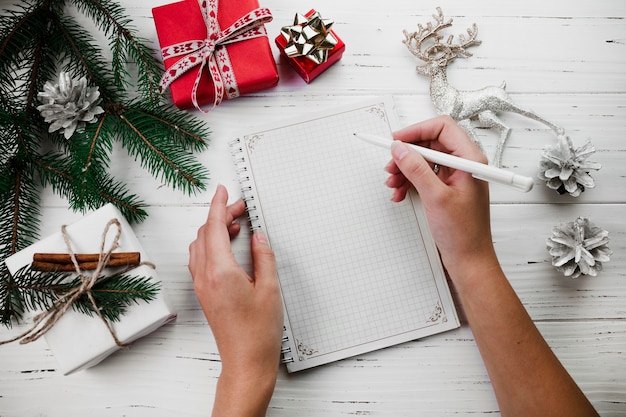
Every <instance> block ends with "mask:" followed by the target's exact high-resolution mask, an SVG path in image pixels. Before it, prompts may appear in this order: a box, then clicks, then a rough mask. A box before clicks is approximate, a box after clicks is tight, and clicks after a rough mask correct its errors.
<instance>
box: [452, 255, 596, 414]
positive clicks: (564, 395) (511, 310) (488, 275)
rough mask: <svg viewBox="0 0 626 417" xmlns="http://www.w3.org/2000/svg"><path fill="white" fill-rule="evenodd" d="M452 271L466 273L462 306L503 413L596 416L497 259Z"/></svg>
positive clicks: (458, 287) (462, 288)
mask: <svg viewBox="0 0 626 417" xmlns="http://www.w3.org/2000/svg"><path fill="white" fill-rule="evenodd" d="M493 259H495V258H493ZM481 267H482V268H481ZM454 273H455V274H457V275H458V274H461V273H463V274H465V275H464V276H463V279H462V280H459V279H457V281H458V282H459V285H458V286H457V289H458V292H459V295H460V300H461V304H462V305H463V308H464V311H465V313H466V316H467V319H468V321H469V323H470V327H471V328H472V332H473V333H474V337H475V339H476V344H477V345H478V348H479V350H480V353H481V356H482V357H483V361H484V362H485V366H486V368H487V371H488V373H489V375H490V378H491V381H492V384H493V387H494V391H495V394H496V398H497V400H498V404H499V405H500V408H501V412H502V415H503V416H544V415H550V416H561V415H562V416H595V415H597V414H596V412H595V410H594V409H593V407H592V406H591V405H590V403H589V401H588V400H587V399H586V397H585V396H584V394H583V393H582V392H581V391H580V389H579V388H578V386H577V385H576V383H575V382H574V381H573V379H572V378H571V377H570V375H569V374H568V373H567V371H566V370H565V368H563V366H562V365H561V363H560V362H559V360H558V359H557V357H556V356H555V355H554V353H553V352H552V350H551V349H550V347H549V346H548V344H547V343H546V342H545V340H544V339H543V337H542V335H541V334H540V333H539V331H538V329H537V328H536V326H535V325H534V323H533V322H532V320H531V318H530V317H529V315H528V313H527V312H526V310H525V308H524V306H523V305H522V303H521V301H520V300H519V298H518V297H517V295H516V294H515V291H514V290H513V288H512V287H511V286H510V284H509V282H508V280H507V279H506V277H505V276H504V273H503V272H502V270H501V268H500V266H499V265H498V264H497V262H493V261H489V262H486V263H483V264H482V265H481V264H480V263H478V264H476V263H474V265H473V268H464V269H463V272H461V270H459V271H458V272H454Z"/></svg>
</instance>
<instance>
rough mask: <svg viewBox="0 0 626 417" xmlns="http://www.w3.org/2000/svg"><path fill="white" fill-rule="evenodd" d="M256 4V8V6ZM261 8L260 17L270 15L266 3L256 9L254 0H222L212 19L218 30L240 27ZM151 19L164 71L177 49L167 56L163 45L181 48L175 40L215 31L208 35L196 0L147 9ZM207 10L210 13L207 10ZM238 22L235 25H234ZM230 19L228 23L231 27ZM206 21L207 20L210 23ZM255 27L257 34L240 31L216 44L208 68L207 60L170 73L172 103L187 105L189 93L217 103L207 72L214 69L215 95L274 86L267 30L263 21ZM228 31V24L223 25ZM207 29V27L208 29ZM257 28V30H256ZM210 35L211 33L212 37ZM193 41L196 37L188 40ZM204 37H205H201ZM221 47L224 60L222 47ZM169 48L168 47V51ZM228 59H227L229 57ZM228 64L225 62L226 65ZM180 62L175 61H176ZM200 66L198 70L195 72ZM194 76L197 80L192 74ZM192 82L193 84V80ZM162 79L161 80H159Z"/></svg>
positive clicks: (209, 3)
mask: <svg viewBox="0 0 626 417" xmlns="http://www.w3.org/2000/svg"><path fill="white" fill-rule="evenodd" d="M216 5H217V0H204V1H203V3H202V6H204V7H207V8H209V9H208V10H209V13H212V12H211V10H210V7H215V6H216ZM259 10H260V12H259ZM263 12H264V13H265V19H266V21H267V20H271V14H270V13H269V10H267V9H259V3H258V1H257V0H238V1H222V2H220V3H219V6H218V7H217V22H218V24H219V29H221V30H222V31H224V30H227V28H230V29H233V30H232V31H233V32H235V31H240V30H239V28H240V23H241V22H244V23H247V22H249V21H250V20H251V17H252V18H254V17H255V13H256V14H257V15H259V13H263ZM152 15H153V17H154V24H155V26H156V30H157V36H158V38H159V44H160V45H161V48H162V50H163V52H164V64H165V71H166V73H165V74H164V78H165V76H167V75H168V71H170V72H171V73H172V74H173V73H174V70H173V69H172V67H173V66H174V65H175V64H176V63H177V62H178V61H180V60H181V59H183V58H185V57H184V56H183V57H182V58H181V55H182V54H179V55H177V56H176V55H175V56H173V57H172V55H171V54H168V55H167V56H166V54H165V50H166V48H169V49H170V50H177V49H181V48H180V47H179V46H181V45H178V46H177V44H182V43H185V42H188V41H189V42H188V44H187V45H184V46H185V47H188V46H189V44H195V45H196V46H197V45H198V44H199V43H200V42H199V41H204V40H205V39H207V36H208V37H209V39H210V40H214V39H215V38H216V37H217V33H215V34H211V33H209V34H208V35H207V25H209V24H208V22H207V21H205V17H204V15H203V12H202V9H201V4H199V3H198V0H184V1H181V2H177V3H171V4H167V5H164V6H160V7H155V8H153V9H152ZM211 16H212V14H211ZM235 23H237V24H236V25H234V24H235ZM231 25H232V26H233V27H232V28H231ZM209 26H210V25H209ZM258 26H260V28H258V27H257V28H256V29H253V31H256V32H257V33H256V35H255V36H256V37H253V36H248V37H246V36H245V35H249V34H250V32H248V33H247V34H246V33H244V39H243V40H240V41H238V42H234V43H227V44H226V45H225V46H223V47H222V46H217V47H216V49H215V57H216V59H215V61H214V62H215V63H216V64H217V65H214V66H213V67H214V68H213V69H211V65H210V63H207V65H206V66H205V67H201V66H200V65H197V64H196V66H191V65H188V66H189V67H190V68H188V70H186V72H184V73H183V74H182V75H177V76H176V77H174V78H175V79H174V81H171V84H170V85H169V88H170V93H171V95H172V100H173V102H174V104H175V105H176V106H177V107H179V108H181V109H187V108H191V107H194V103H193V99H192V96H193V95H194V94H195V95H196V99H197V103H198V104H199V105H200V106H202V105H206V104H212V103H213V104H214V105H217V104H219V101H221V100H218V101H216V93H218V91H216V86H217V87H218V88H219V83H214V80H213V78H212V75H211V73H212V72H213V71H219V72H220V74H221V79H222V81H223V87H224V88H223V89H222V91H219V95H223V98H224V99H227V98H234V97H236V96H238V95H244V94H249V93H253V92H255V91H259V90H263V89H266V88H270V87H273V86H275V85H276V84H277V83H278V71H277V69H276V63H275V62H274V57H273V55H272V50H271V47H270V44H269V40H268V38H267V36H266V33H265V29H264V27H263V26H262V25H258ZM227 31H228V30H227ZM209 32H210V31H209ZM259 32H261V33H259ZM212 36H213V38H211V37H212ZM193 41H195V42H193ZM202 43H204V42H202ZM172 46H174V48H172ZM222 51H226V55H227V57H226V61H225V60H224V53H223V52H222ZM170 52H171V51H170ZM187 59H188V60H187V63H189V62H192V63H196V60H197V59H198V57H197V56H196V57H191V56H188V57H187ZM228 61H229V62H228ZM229 64H230V65H229ZM179 66H180V64H179ZM200 68H203V71H202V73H199V71H200ZM197 78H198V80H196V79H197ZM196 84H197V85H196ZM162 85H163V84H162Z"/></svg>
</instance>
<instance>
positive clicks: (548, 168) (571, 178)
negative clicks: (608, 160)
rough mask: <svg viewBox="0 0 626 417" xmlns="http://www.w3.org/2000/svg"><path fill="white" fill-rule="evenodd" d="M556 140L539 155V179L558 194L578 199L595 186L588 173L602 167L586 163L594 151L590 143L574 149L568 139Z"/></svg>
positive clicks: (594, 163)
mask: <svg viewBox="0 0 626 417" xmlns="http://www.w3.org/2000/svg"><path fill="white" fill-rule="evenodd" d="M558 139H559V140H558V142H557V144H556V145H554V146H547V147H546V148H545V149H544V151H543V153H542V154H541V162H540V163H539V178H540V179H542V180H544V181H545V182H546V185H547V186H548V187H549V188H551V189H553V190H556V191H557V192H558V193H559V194H565V193H566V192H567V193H569V194H570V195H571V196H572V197H578V196H579V195H580V193H581V192H583V191H585V188H593V187H594V186H595V183H594V181H593V178H591V175H589V171H597V170H599V169H600V168H601V167H602V166H601V165H600V164H598V163H597V162H588V161H586V159H587V158H588V157H589V156H590V155H592V154H593V153H594V152H595V151H596V149H595V148H594V146H593V145H592V144H591V142H587V143H586V144H585V145H583V146H581V147H580V148H578V149H574V146H573V144H572V142H571V140H570V139H569V137H566V136H559V138H558Z"/></svg>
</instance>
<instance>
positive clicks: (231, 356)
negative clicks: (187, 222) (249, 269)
mask: <svg viewBox="0 0 626 417" xmlns="http://www.w3.org/2000/svg"><path fill="white" fill-rule="evenodd" d="M227 201H228V192H227V191H226V188H225V187H224V186H222V185H220V186H218V188H217V191H216V192H215V196H214V197H213V200H212V201H211V208H210V210H209V216H208V219H207V221H206V223H205V224H204V225H203V226H202V227H200V229H199V230H198V236H197V238H196V240H195V241H194V242H192V243H191V245H190V246H189V253H190V258H189V271H190V272H191V275H192V277H193V283H194V290H195V292H196V295H197V296H198V300H199V301H200V305H201V306H202V309H203V311H204V314H205V316H206V318H207V320H208V322H209V325H210V326H211V330H212V331H213V336H214V337H215V341H216V343H217V348H218V350H219V353H220V358H221V361H222V374H221V376H220V384H221V385H219V384H218V394H217V397H216V403H215V408H214V412H215V411H217V410H218V409H220V407H222V408H223V409H225V410H229V411H230V412H232V411H233V410H234V409H235V408H237V409H239V408H246V409H247V411H242V412H241V413H232V414H229V415H263V414H264V410H265V408H266V407H267V403H268V402H269V399H270V397H271V394H272V391H273V389H274V384H275V381H276V375H277V370H278V364H279V360H280V346H281V340H282V334H283V310H282V305H281V303H280V291H279V287H278V279H277V275H276V262H275V259H274V253H273V252H272V250H271V248H270V246H269V244H268V243H267V239H266V238H265V235H263V233H261V232H256V233H254V234H253V236H252V239H251V252H252V260H253V263H254V277H251V276H249V275H248V274H247V273H246V272H245V271H244V270H243V269H242V268H241V266H240V265H239V264H238V263H237V261H236V260H235V257H234V255H233V253H232V250H231V246H230V239H232V238H234V237H235V236H236V235H237V234H238V233H239V231H240V225H239V224H238V223H233V221H234V220H235V219H236V218H238V217H240V216H241V215H242V214H243V213H244V212H245V204H244V202H243V201H242V200H239V201H237V202H235V203H234V204H232V205H230V206H226V203H227ZM220 389H221V390H220ZM255 396H257V398H256V400H255ZM242 398H246V401H242ZM250 410H253V411H250ZM216 414H219V413H216Z"/></svg>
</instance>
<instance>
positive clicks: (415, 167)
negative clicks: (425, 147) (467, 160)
mask: <svg viewBox="0 0 626 417" xmlns="http://www.w3.org/2000/svg"><path fill="white" fill-rule="evenodd" d="M391 155H392V156H393V162H394V163H395V165H396V166H397V168H398V170H399V171H400V172H401V174H402V176H403V177H405V178H406V179H407V180H409V181H410V182H411V183H412V184H413V185H414V186H415V188H416V189H417V190H418V192H420V193H421V192H427V193H434V192H436V191H438V190H441V189H442V187H444V183H443V182H441V180H440V179H439V178H437V175H436V174H435V173H434V172H433V170H432V168H431V167H430V165H429V164H428V162H426V160H425V159H424V158H423V157H422V156H421V155H420V154H419V153H417V152H416V151H415V150H413V149H410V148H409V147H408V146H407V145H406V144H405V143H403V142H401V141H395V142H394V143H393V145H392V146H391ZM402 176H400V175H399V174H397V175H393V176H392V177H391V178H390V179H389V180H388V183H389V182H391V184H392V186H393V185H396V187H394V188H395V189H396V191H395V192H394V195H393V197H392V200H394V201H399V200H397V199H398V198H400V197H401V198H400V199H404V196H406V192H407V190H408V187H409V184H406V183H402V182H401V180H402Z"/></svg>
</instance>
